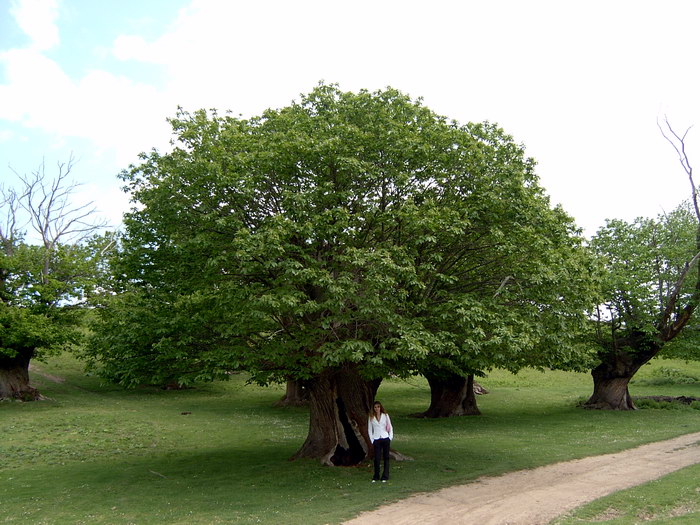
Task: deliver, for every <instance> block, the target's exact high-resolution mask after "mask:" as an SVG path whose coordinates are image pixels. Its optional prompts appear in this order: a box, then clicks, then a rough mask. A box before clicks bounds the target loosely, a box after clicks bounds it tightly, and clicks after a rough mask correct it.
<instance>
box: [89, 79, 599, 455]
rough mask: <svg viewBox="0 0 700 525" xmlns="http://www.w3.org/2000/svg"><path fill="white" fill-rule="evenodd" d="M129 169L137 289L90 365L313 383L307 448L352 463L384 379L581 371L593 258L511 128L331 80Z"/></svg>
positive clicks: (128, 233)
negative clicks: (553, 367)
mask: <svg viewBox="0 0 700 525" xmlns="http://www.w3.org/2000/svg"><path fill="white" fill-rule="evenodd" d="M172 126H173V131H174V138H173V145H174V148H173V150H172V151H170V152H168V153H160V152H158V151H152V152H150V153H148V154H145V155H144V156H143V158H142V160H143V162H142V163H141V164H139V165H137V166H133V167H132V168H131V169H129V170H128V171H126V172H125V173H124V174H123V179H124V181H125V182H126V188H127V191H129V192H130V193H131V196H132V198H133V201H134V203H135V206H134V209H133V210H132V211H131V213H129V214H128V215H127V216H126V219H125V224H126V230H125V235H124V238H123V239H122V255H121V257H120V258H119V260H118V261H116V262H115V264H114V268H115V273H116V276H117V277H118V279H119V281H120V283H121V284H120V286H121V288H120V290H119V293H117V294H116V295H111V296H109V297H105V299H104V304H103V308H101V309H100V312H101V316H100V320H99V322H98V323H97V325H96V326H95V327H94V330H95V338H94V340H93V344H92V346H91V350H90V352H91V355H92V357H93V359H95V360H96V362H98V363H99V364H100V366H101V367H102V370H103V372H104V373H105V374H107V375H108V376H110V377H112V378H114V379H116V380H118V381H120V382H122V383H123V384H130V385H134V384H139V383H143V382H160V383H178V384H188V383H191V382H195V381H198V380H206V379H214V378H224V377H227V373H229V372H230V371H231V370H235V369H239V370H246V371H248V372H249V373H250V374H251V377H252V379H253V380H255V381H257V382H260V383H262V384H266V383H269V382H285V381H288V380H294V381H300V382H302V383H303V384H304V386H305V387H306V388H307V389H308V392H309V394H310V426H309V433H308V436H307V439H306V441H305V442H304V444H303V445H302V446H301V448H300V450H299V451H298V452H297V454H296V456H297V457H313V458H318V459H320V460H321V461H322V462H324V463H326V464H335V465H340V464H353V463H357V462H359V461H361V460H362V459H363V458H364V457H366V455H367V454H368V451H369V446H368V436H367V424H366V422H367V416H368V413H369V409H370V407H371V403H372V399H373V397H374V395H375V393H376V390H377V388H378V387H379V384H380V382H381V380H382V378H384V377H387V376H388V375H389V374H395V375H399V376H401V375H408V374H414V373H421V372H425V373H429V374H431V376H432V377H434V378H436V379H435V381H436V382H438V383H439V382H440V381H441V380H442V379H443V378H445V379H446V380H449V379H450V378H451V377H452V376H459V377H466V376H467V375H468V374H469V373H471V372H473V371H474V370H485V369H488V368H490V367H493V366H507V367H509V368H511V369H514V370H515V369H518V368H520V367H522V366H528V365H533V364H534V365H535V366H548V365H550V364H561V363H571V362H580V361H581V358H580V356H581V348H580V347H579V339H578V338H577V336H578V335H579V328H580V327H581V326H582V325H583V324H584V323H585V321H586V318H585V316H584V314H583V312H584V310H585V308H586V307H589V306H590V304H592V302H593V298H592V296H593V292H594V289H595V287H594V286H593V284H594V279H592V278H591V269H592V259H591V258H590V256H589V255H588V252H587V251H586V250H585V249H584V248H583V247H582V246H581V238H580V236H579V235H578V233H577V230H576V228H575V226H574V224H573V223H572V221H571V219H570V218H569V217H568V216H567V215H566V214H565V213H564V212H563V211H562V210H561V209H559V208H553V207H551V206H550V203H549V200H548V198H547V196H546V195H545V194H544V192H543V190H542V188H541V187H540V186H539V185H538V180H537V177H536V175H535V173H534V162H533V161H532V160H531V159H528V158H526V157H525V155H524V151H523V148H522V147H521V146H520V145H518V144H516V143H514V142H513V140H512V139H511V138H510V137H509V136H508V135H506V134H505V133H504V132H503V131H502V130H501V129H499V128H498V127H496V126H494V125H491V124H488V123H484V124H467V125H460V124H458V123H456V122H453V121H449V120H447V119H445V118H443V117H441V116H439V115H436V114H435V113H433V112H432V111H431V110H430V109H428V108H426V107H425V106H424V105H423V104H422V103H421V102H420V101H414V100H411V99H410V98H409V97H407V96H405V95H403V94H401V93H400V92H398V91H396V90H393V89H386V90H382V91H377V92H367V91H360V92H359V93H349V92H343V91H341V90H339V89H338V88H337V87H335V86H332V85H323V84H322V85H319V86H318V87H317V88H316V89H314V90H313V91H312V92H310V93H309V94H307V95H303V96H302V97H301V98H300V100H299V101H298V102H294V103H292V104H290V105H289V106H287V107H284V108H282V109H279V110H268V111H266V112H264V113H263V114H262V115H260V116H259V117H255V118H251V119H240V118H234V117H231V116H220V115H218V114H217V113H215V112H205V111H198V112H195V113H193V114H189V113H185V112H181V113H180V114H178V116H177V117H176V118H174V119H172Z"/></svg>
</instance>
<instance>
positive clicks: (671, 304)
mask: <svg viewBox="0 0 700 525" xmlns="http://www.w3.org/2000/svg"><path fill="white" fill-rule="evenodd" d="M699 260H700V252H698V253H696V254H695V257H693V258H692V259H691V260H690V262H689V263H686V265H685V268H683V272H682V273H681V275H680V277H679V278H678V280H677V281H676V284H675V285H674V286H673V291H672V292H670V293H669V295H668V296H667V301H668V302H667V304H666V310H664V315H663V317H662V318H661V321H660V323H659V328H660V329H661V330H665V329H666V327H667V325H668V321H669V319H670V318H671V315H672V314H673V311H674V310H675V309H676V304H677V302H678V298H679V297H680V293H681V288H682V287H683V283H684V282H685V279H686V277H687V276H688V272H689V271H690V270H691V269H692V268H693V266H695V265H696V264H697V263H698V261H699Z"/></svg>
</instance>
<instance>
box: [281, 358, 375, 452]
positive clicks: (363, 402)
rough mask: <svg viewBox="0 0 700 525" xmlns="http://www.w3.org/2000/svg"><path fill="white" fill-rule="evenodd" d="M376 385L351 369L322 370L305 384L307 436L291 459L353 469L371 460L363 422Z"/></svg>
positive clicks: (365, 423) (366, 417) (370, 406)
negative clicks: (304, 459) (307, 395)
mask: <svg viewBox="0 0 700 525" xmlns="http://www.w3.org/2000/svg"><path fill="white" fill-rule="evenodd" d="M378 387H379V381H366V380H364V379H362V377H360V375H359V373H358V372H357V370H356V369H355V368H353V367H351V366H345V367H342V368H340V369H333V370H325V371H324V372H322V373H321V374H320V375H319V376H317V377H315V378H313V379H312V380H310V381H309V382H308V390H309V433H308V435H307V437H306V441H305V442H304V444H303V445H302V447H301V448H300V449H299V450H298V451H297V452H296V454H294V456H292V458H291V459H297V458H313V459H318V460H320V461H321V463H322V464H324V465H335V466H350V465H357V464H358V463H360V462H361V461H363V460H364V459H366V458H367V457H371V453H372V452H371V451H372V447H371V446H370V441H369V435H368V433H367V420H368V417H369V413H370V410H371V408H372V403H373V400H374V396H375V394H376V391H377V388H378Z"/></svg>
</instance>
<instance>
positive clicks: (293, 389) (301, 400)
mask: <svg viewBox="0 0 700 525" xmlns="http://www.w3.org/2000/svg"><path fill="white" fill-rule="evenodd" d="M308 404H309V390H308V388H306V386H304V384H303V383H302V382H301V381H296V380H294V379H290V380H289V381H287V390H286V392H285V393H284V396H282V399H280V400H279V401H277V403H275V406H276V407H290V406H291V407H300V406H306V405H308Z"/></svg>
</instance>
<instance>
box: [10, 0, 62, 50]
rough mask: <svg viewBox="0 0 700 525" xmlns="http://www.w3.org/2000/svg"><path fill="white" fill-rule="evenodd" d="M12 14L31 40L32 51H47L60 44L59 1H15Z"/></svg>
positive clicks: (11, 9)
mask: <svg viewBox="0 0 700 525" xmlns="http://www.w3.org/2000/svg"><path fill="white" fill-rule="evenodd" d="M10 14H11V15H12V16H13V17H14V18H15V21H16V22H17V25H18V26H19V27H20V29H21V30H22V31H24V33H25V34H26V35H27V36H28V37H29V38H30V40H31V44H30V47H31V48H32V49H35V50H39V51H45V50H48V49H51V48H53V47H55V46H57V45H58V44H59V42H60V38H59V34H58V27H57V25H56V19H57V18H58V1H57V0H14V1H13V2H12V4H11V7H10Z"/></svg>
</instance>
